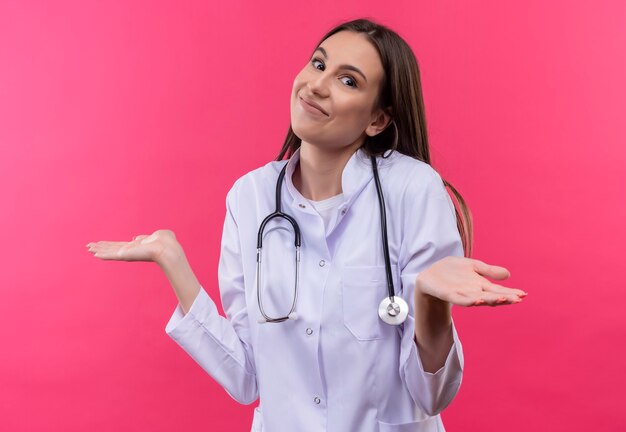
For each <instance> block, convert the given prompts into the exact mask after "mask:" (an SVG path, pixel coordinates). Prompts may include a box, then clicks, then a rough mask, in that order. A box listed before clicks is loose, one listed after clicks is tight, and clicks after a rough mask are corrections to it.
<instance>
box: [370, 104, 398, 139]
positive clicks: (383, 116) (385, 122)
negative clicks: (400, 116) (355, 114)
mask: <svg viewBox="0 0 626 432" xmlns="http://www.w3.org/2000/svg"><path fill="white" fill-rule="evenodd" d="M392 112H393V111H392V109H391V107H387V108H386V109H385V110H382V109H379V110H378V111H377V112H376V113H375V114H374V117H373V120H372V122H371V123H370V124H369V125H368V126H367V128H366V129H365V133H366V134H367V135H368V136H371V137H373V136H376V135H378V134H379V133H381V132H382V131H384V130H385V129H386V128H387V126H389V124H390V123H391V120H392V118H391V116H392Z"/></svg>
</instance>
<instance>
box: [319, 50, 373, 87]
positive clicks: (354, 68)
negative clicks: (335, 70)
mask: <svg viewBox="0 0 626 432" xmlns="http://www.w3.org/2000/svg"><path fill="white" fill-rule="evenodd" d="M315 51H321V52H322V54H323V55H324V58H325V59H326V60H328V54H326V50H325V49H324V48H322V47H317V48H315ZM315 51H313V52H314V53H315ZM339 69H348V70H351V71H354V72H356V73H358V74H361V76H362V77H363V79H364V80H365V82H367V78H365V74H364V73H363V72H361V69H359V68H358V67H356V66H352V65H349V64H342V65H339Z"/></svg>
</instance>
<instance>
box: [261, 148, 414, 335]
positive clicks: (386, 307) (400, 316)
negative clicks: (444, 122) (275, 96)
mask: <svg viewBox="0 0 626 432" xmlns="http://www.w3.org/2000/svg"><path fill="white" fill-rule="evenodd" d="M370 158H371V161H372V170H373V172H374V179H375V180H376V190H377V192H378V203H379V204H380V216H381V217H380V222H381V231H382V237H383V245H384V255H385V269H386V272H387V290H388V292H389V296H388V297H385V298H384V299H383V300H382V301H381V302H380V304H379V305H378V316H379V317H380V319H381V320H383V321H384V322H386V323H387V324H392V325H398V324H402V323H403V322H404V321H405V320H406V317H407V315H408V313H409V305H408V304H407V303H406V301H404V299H403V298H402V297H396V296H395V290H394V287H393V276H392V274H391V262H390V259H389V245H388V242H387V217H386V214H385V200H384V198H383V191H382V188H381V186H380V179H379V178H378V168H377V166H376V158H375V157H374V156H370ZM286 169H287V164H285V166H283V169H282V170H281V172H280V174H279V175H278V181H277V182H276V211H275V212H274V213H271V214H269V215H268V216H267V217H266V218H265V219H264V220H263V222H262V223H261V226H260V227H259V234H258V239H257V252H256V291H257V301H258V304H259V310H260V311H261V314H262V315H263V317H262V318H259V323H266V322H274V323H277V322H283V321H286V320H288V319H291V320H296V319H297V318H298V315H297V313H296V312H295V309H296V302H297V299H298V283H299V274H300V245H301V241H300V240H301V239H300V227H299V226H298V223H297V222H296V220H295V219H294V218H293V217H291V216H289V215H288V214H286V213H283V212H282V211H281V186H282V182H283V178H284V177H285V172H286ZM274 218H283V219H286V220H287V221H288V222H289V223H290V224H291V226H292V227H293V230H294V233H295V246H296V282H295V288H294V295H293V303H292V304H291V310H290V311H289V313H288V314H287V315H286V316H283V317H280V318H271V317H269V316H268V315H267V314H266V313H265V311H264V310H263V301H262V299H261V287H260V283H261V256H262V242H263V230H264V229H265V225H267V223H268V222H269V221H270V220H272V219H274Z"/></svg>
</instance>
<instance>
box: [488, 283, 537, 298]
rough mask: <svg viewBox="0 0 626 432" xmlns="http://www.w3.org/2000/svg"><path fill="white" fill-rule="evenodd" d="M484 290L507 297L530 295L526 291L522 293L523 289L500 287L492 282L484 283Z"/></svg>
mask: <svg viewBox="0 0 626 432" xmlns="http://www.w3.org/2000/svg"><path fill="white" fill-rule="evenodd" d="M482 289H483V291H487V292H491V293H496V294H504V295H507V296H518V297H524V296H526V295H528V293H526V292H525V291H522V290H521V289H517V288H507V287H505V286H502V285H498V284H495V283H492V282H486V283H484V284H483V286H482Z"/></svg>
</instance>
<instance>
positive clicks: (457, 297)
mask: <svg viewBox="0 0 626 432" xmlns="http://www.w3.org/2000/svg"><path fill="white" fill-rule="evenodd" d="M448 301H449V302H450V303H452V304H455V305H459V306H465V307H469V306H474V304H473V303H474V299H473V298H472V297H468V296H466V295H463V294H462V293H455V294H452V295H450V298H449V299H448Z"/></svg>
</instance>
